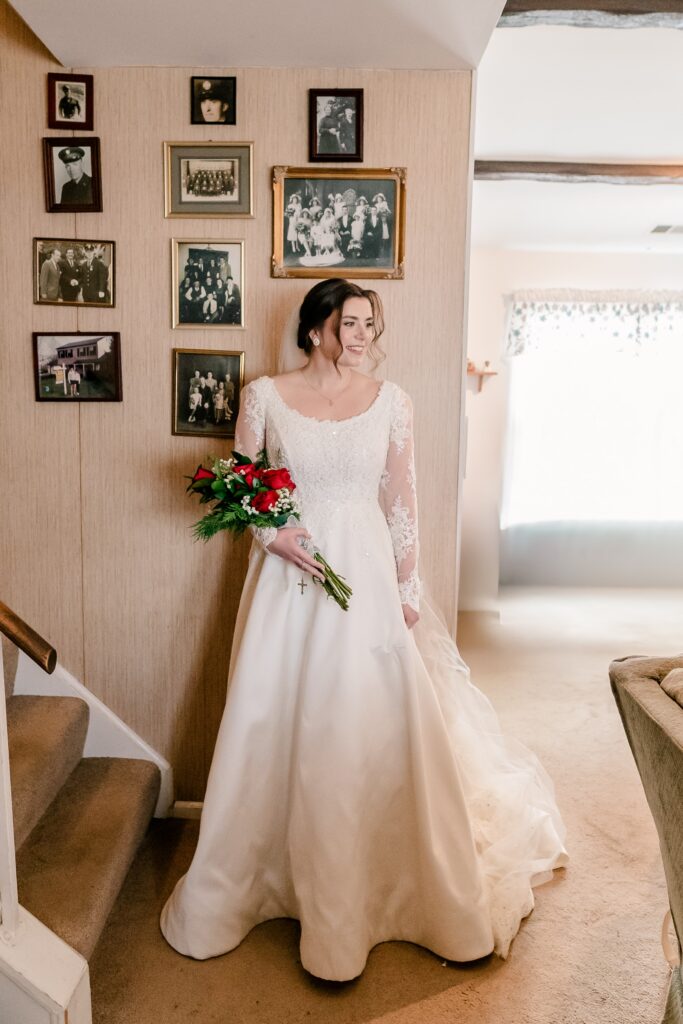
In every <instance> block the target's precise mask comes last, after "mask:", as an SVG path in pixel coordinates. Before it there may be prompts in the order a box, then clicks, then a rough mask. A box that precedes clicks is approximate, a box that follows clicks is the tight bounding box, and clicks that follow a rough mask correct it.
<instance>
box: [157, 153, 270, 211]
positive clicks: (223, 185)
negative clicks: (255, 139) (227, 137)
mask: <svg viewBox="0 0 683 1024" xmlns="http://www.w3.org/2000/svg"><path fill="white" fill-rule="evenodd" d="M252 149H253V144H252V143H251V142H231V143H223V142H165V143H164V183H165V187H164V214H165V216H166V217H251V216H252V212H253V195H252V193H253V186H252Z"/></svg>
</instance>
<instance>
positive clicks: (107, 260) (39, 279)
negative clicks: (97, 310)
mask: <svg viewBox="0 0 683 1024" xmlns="http://www.w3.org/2000/svg"><path fill="white" fill-rule="evenodd" d="M70 249H72V250H73V259H72V262H73V264H75V271H76V272H75V273H73V274H72V273H71V272H70V269H69V265H68V259H67V256H68V252H69V250H70ZM55 250H59V257H55V258H53V254H54V252H55ZM50 260H52V264H53V265H52V266H49V265H48V266H46V263H48V261H50ZM95 260H97V261H98V262H99V264H100V266H95V267H92V262H94V261H95ZM115 288H116V243H115V242H111V241H103V240H101V239H93V238H42V237H41V238H34V239H33V301H34V303H35V304H36V305H40V306H43V305H48V306H100V307H113V306H114V305H115V299H116V292H115ZM102 292H104V294H101V293H102Z"/></svg>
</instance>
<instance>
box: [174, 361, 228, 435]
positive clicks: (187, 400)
mask: <svg viewBox="0 0 683 1024" xmlns="http://www.w3.org/2000/svg"><path fill="white" fill-rule="evenodd" d="M243 384H244V352H217V351H215V350H214V349H208V348H174V349H173V422H172V432H173V434H176V435H184V436H186V437H226V438H227V437H234V436H235V424H236V423H237V414H238V412H239V406H240V395H241V393H242V386H243Z"/></svg>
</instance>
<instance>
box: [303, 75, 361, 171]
mask: <svg viewBox="0 0 683 1024" xmlns="http://www.w3.org/2000/svg"><path fill="white" fill-rule="evenodd" d="M308 159H309V161H310V162H311V163H341V162H346V163H361V162H362V160H363V90H362V89H309V90H308Z"/></svg>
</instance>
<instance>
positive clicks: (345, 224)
mask: <svg viewBox="0 0 683 1024" xmlns="http://www.w3.org/2000/svg"><path fill="white" fill-rule="evenodd" d="M405 182H406V171H405V168H404V167H388V168H383V169H379V170H368V169H365V168H363V169H362V170H361V169H354V170H345V169H339V168H330V169H329V170H314V169H312V168H310V167H275V168H273V256H272V265H271V273H272V276H273V277H376V278H388V279H391V278H394V279H399V278H402V277H403V276H404V244H405V241H404V240H405V206H406V198H405V193H406V187H405Z"/></svg>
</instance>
